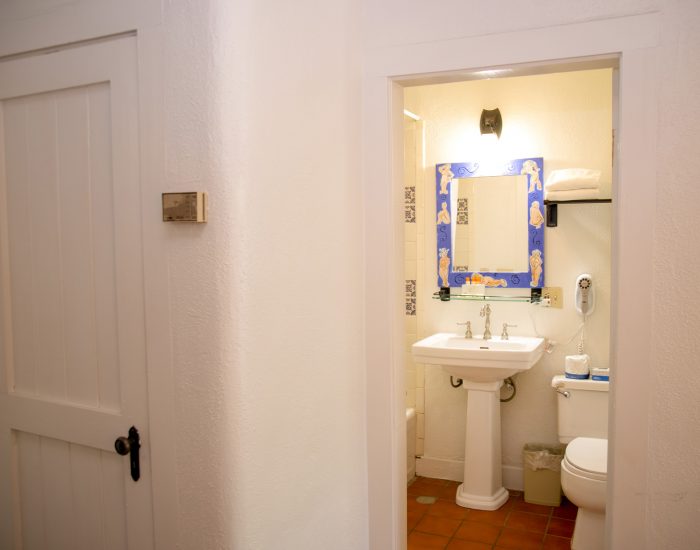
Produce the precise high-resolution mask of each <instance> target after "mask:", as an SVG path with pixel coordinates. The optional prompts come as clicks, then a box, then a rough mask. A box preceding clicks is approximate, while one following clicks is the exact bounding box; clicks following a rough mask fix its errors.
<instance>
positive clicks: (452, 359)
mask: <svg viewBox="0 0 700 550" xmlns="http://www.w3.org/2000/svg"><path fill="white" fill-rule="evenodd" d="M412 351H413V357H414V358H415V360H416V362H418V363H428V364H432V365H442V367H443V368H444V369H445V370H446V371H447V372H448V373H450V374H451V375H452V376H455V377H457V378H461V379H463V380H469V381H472V382H498V381H500V380H505V379H506V378H508V377H509V376H513V375H514V374H517V373H519V372H523V371H526V370H529V369H530V368H532V366H533V365H534V364H535V363H537V361H539V359H540V357H542V353H543V351H544V339H543V338H537V337H531V336H511V337H510V338H509V339H508V340H501V338H500V337H499V336H494V337H492V338H491V339H489V340H484V339H483V338H481V337H475V338H465V337H464V336H461V335H459V334H453V333H448V332H440V333H438V334H433V335H432V336H428V337H427V338H424V339H423V340H420V341H419V342H416V343H415V344H413V348H412Z"/></svg>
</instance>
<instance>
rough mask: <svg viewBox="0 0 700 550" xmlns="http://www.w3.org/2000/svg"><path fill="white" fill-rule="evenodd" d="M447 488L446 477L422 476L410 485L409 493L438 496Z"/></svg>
mask: <svg viewBox="0 0 700 550" xmlns="http://www.w3.org/2000/svg"><path fill="white" fill-rule="evenodd" d="M444 488H445V480H444V479H431V478H428V477H420V478H418V479H417V480H416V481H415V482H413V483H412V484H411V485H410V486H409V487H408V494H409V495H419V496H429V497H437V496H439V495H440V491H442V490H443V489H444Z"/></svg>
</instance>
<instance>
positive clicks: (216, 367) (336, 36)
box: [0, 0, 368, 550]
mask: <svg viewBox="0 0 700 550" xmlns="http://www.w3.org/2000/svg"><path fill="white" fill-rule="evenodd" d="M11 4H12V5H8V6H3V10H4V11H3V14H7V13H9V14H10V15H13V16H16V17H17V21H15V22H13V24H9V25H8V24H6V22H5V21H3V33H0V54H1V55H5V54H8V53H10V54H12V53H17V52H23V51H27V50H33V49H37V48H42V47H48V46H55V45H56V44H65V43H70V42H75V41H78V40H84V39H90V38H94V37H100V36H104V35H111V34H116V33H122V32H125V31H134V30H135V33H136V41H137V44H138V59H135V60H134V68H135V70H136V71H137V72H138V78H139V92H140V97H139V106H138V107H139V117H140V118H139V123H140V141H141V143H140V146H141V149H140V150H141V152H142V157H141V162H142V170H141V175H142V178H143V181H142V185H143V188H144V193H143V197H144V200H143V205H142V208H143V211H144V240H145V245H144V246H145V250H146V259H145V263H146V269H145V277H146V289H147V290H146V302H147V312H146V313H147V329H148V330H147V340H148V349H149V381H150V382H151V383H153V384H154V387H152V388H151V393H152V397H155V398H154V399H152V400H151V413H152V415H151V423H152V424H151V427H152V428H153V430H152V432H151V433H150V434H149V435H150V436H151V437H150V439H149V446H148V448H147V449H146V450H147V452H152V455H151V456H152V457H153V462H152V465H153V477H154V480H156V478H157V480H156V481H157V483H156V485H157V487H156V489H155V493H156V498H154V502H155V503H156V506H155V507H154V514H155V516H156V532H157V542H158V543H159V548H164V549H168V550H171V549H174V548H180V549H204V548H206V549H211V550H216V549H226V550H228V549H231V548H236V549H238V548H240V549H246V548H251V549H252V548H260V549H278V548H304V549H319V550H326V549H328V548H339V549H340V548H347V549H348V550H355V549H358V548H366V547H367V544H368V543H367V466H366V462H367V459H366V428H365V426H366V416H365V386H364V381H365V371H364V366H363V358H362V344H363V342H362V303H363V300H362V294H363V287H362V256H361V253H362V250H361V243H362V227H361V210H360V208H361V196H360V185H359V181H358V180H359V151H358V147H359V129H358V122H357V119H358V111H359V75H360V70H359V51H360V48H359V42H358V38H359V27H358V24H359V12H358V8H357V7H355V6H354V5H353V3H352V2H350V1H347V0H332V1H330V2H325V3H323V5H319V4H318V3H316V2H309V1H307V0H302V1H301V2H295V3H293V4H291V3H290V4H288V5H287V4H283V3H279V2H274V1H268V0H263V1H260V0H243V1H241V2H236V3H230V2H227V1H223V0H207V1H200V0H196V1H195V0H168V1H166V2H158V1H148V2H138V1H136V0H126V1H124V2H115V1H112V0H90V1H87V0H76V1H75V2H63V1H60V2H54V1H51V0H49V1H44V0H30V1H28V2H22V3H16V2H14V3H11ZM15 4H16V6H15ZM20 4H21V5H20ZM5 31H7V32H5ZM194 190H197V191H206V192H208V194H209V201H210V208H209V222H208V223H207V224H204V225H194V224H163V223H162V222H161V220H160V218H159V216H160V193H161V192H163V191H194ZM166 458H167V460H166Z"/></svg>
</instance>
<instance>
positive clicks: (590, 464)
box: [564, 437, 608, 475]
mask: <svg viewBox="0 0 700 550" xmlns="http://www.w3.org/2000/svg"><path fill="white" fill-rule="evenodd" d="M564 456H565V457H566V459H567V460H568V461H569V462H570V463H571V464H572V465H573V466H575V467H576V468H578V469H579V470H583V471H584V472H590V473H592V474H598V475H607V473H608V440H607V439H598V438H594V437H577V438H576V439H574V440H573V441H572V442H571V443H569V444H568V445H567V447H566V452H565V455H564Z"/></svg>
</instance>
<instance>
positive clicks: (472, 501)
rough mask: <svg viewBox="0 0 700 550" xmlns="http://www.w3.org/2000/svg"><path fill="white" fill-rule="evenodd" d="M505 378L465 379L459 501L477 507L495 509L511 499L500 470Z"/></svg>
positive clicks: (478, 508) (467, 505)
mask: <svg viewBox="0 0 700 550" xmlns="http://www.w3.org/2000/svg"><path fill="white" fill-rule="evenodd" d="M502 385H503V382H502V381H498V382H470V381H468V380H464V381H463V387H464V389H466V390H467V430H466V436H467V437H466V448H465V453H464V483H462V484H461V485H460V486H459V488H458V489H457V498H456V502H457V504H459V505H460V506H464V507H467V508H475V509H477V510H496V509H498V508H500V507H501V506H503V504H504V503H505V502H506V500H508V491H507V490H506V489H505V488H504V487H503V479H502V474H501V402H500V389H501V386H502Z"/></svg>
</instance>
